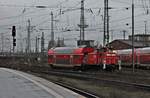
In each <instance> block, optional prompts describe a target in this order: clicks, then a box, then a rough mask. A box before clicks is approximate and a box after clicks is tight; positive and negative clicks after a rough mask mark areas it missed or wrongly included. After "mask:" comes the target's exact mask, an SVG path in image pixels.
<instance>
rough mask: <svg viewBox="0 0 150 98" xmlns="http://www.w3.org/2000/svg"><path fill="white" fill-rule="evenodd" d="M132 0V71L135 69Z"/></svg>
mask: <svg viewBox="0 0 150 98" xmlns="http://www.w3.org/2000/svg"><path fill="white" fill-rule="evenodd" d="M134 60H135V59H134V0H132V67H133V68H132V69H133V72H134V71H135V64H134Z"/></svg>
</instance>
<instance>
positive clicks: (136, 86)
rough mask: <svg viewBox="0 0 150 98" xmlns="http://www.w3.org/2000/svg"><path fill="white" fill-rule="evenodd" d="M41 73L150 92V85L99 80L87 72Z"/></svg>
mask: <svg viewBox="0 0 150 98" xmlns="http://www.w3.org/2000/svg"><path fill="white" fill-rule="evenodd" d="M40 73H42V74H50V75H56V76H64V77H69V78H77V79H81V80H90V81H94V82H102V83H105V84H109V85H113V86H119V87H130V88H134V89H140V90H146V91H150V85H145V84H139V83H131V82H126V81H119V80H112V79H104V78H98V77H95V76H94V75H93V74H90V73H87V72H76V71H58V70H57V71H56V70H55V71H54V70H53V71H52V70H50V71H41V72H40Z"/></svg>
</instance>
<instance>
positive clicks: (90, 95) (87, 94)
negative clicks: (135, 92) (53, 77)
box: [52, 81, 100, 98]
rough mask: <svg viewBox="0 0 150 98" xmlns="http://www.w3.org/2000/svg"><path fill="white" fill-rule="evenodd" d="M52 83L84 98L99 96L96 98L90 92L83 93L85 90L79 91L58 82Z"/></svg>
mask: <svg viewBox="0 0 150 98" xmlns="http://www.w3.org/2000/svg"><path fill="white" fill-rule="evenodd" d="M52 82H53V83H55V84H57V85H60V86H62V87H65V88H67V89H70V90H72V91H74V92H76V93H78V94H80V95H83V96H85V97H86V98H100V97H99V96H97V95H95V94H93V93H91V92H87V91H85V90H81V89H78V88H75V87H72V86H70V85H68V84H64V83H61V82H60V81H59V82H56V81H52Z"/></svg>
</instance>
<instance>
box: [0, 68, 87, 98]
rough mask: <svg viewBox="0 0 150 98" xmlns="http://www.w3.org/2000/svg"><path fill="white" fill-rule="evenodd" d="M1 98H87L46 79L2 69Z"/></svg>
mask: <svg viewBox="0 0 150 98" xmlns="http://www.w3.org/2000/svg"><path fill="white" fill-rule="evenodd" d="M0 98H85V97H83V96H81V95H78V94H77V93H74V92H72V91H70V90H68V89H65V88H63V87H61V86H58V85H56V84H54V83H52V82H49V81H47V80H45V79H42V78H39V77H35V76H33V75H29V74H27V73H24V72H20V71H16V70H11V69H6V68H0Z"/></svg>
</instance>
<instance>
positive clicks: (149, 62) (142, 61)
mask: <svg viewBox="0 0 150 98" xmlns="http://www.w3.org/2000/svg"><path fill="white" fill-rule="evenodd" d="M117 54H118V56H119V58H120V60H121V63H122V65H125V66H129V67H131V65H132V50H131V49H125V50H118V51H117ZM134 63H135V65H136V67H146V68H150V47H147V48H138V49H135V51H134Z"/></svg>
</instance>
